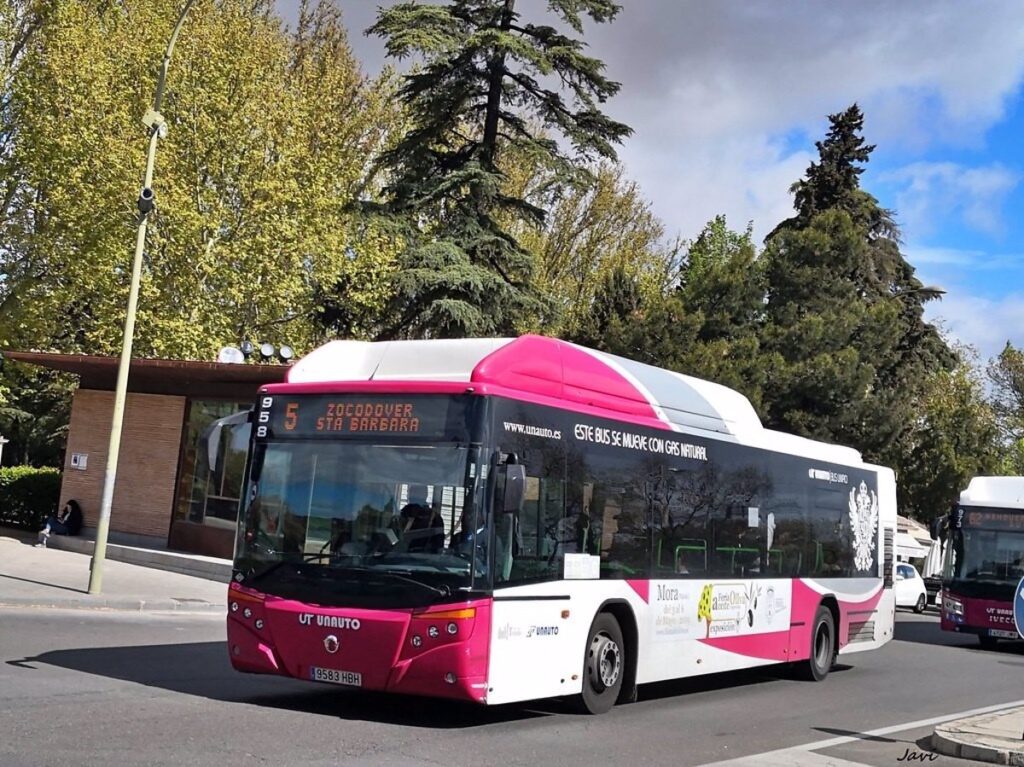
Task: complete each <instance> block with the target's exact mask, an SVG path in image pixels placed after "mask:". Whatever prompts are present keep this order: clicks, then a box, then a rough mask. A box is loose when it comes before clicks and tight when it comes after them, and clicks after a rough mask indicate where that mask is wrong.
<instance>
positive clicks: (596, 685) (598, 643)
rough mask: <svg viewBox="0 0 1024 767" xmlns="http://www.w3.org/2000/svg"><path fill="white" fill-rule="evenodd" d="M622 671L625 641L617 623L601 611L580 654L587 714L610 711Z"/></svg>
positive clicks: (581, 700) (619, 689)
mask: <svg viewBox="0 0 1024 767" xmlns="http://www.w3.org/2000/svg"><path fill="white" fill-rule="evenodd" d="M625 671H626V657H625V644H624V643H623V641H622V629H620V628H619V622H618V621H617V620H615V617H614V616H612V615H610V614H609V613H600V614H599V615H598V616H597V618H595V619H594V623H593V625H591V627H590V636H589V638H588V640H587V649H586V652H585V653H584V656H583V694H582V695H581V696H580V702H581V703H582V708H583V710H584V711H585V712H586V713H589V714H604V713H606V712H608V711H609V710H611V707H612V706H614V705H615V701H616V700H617V699H618V697H619V692H620V691H621V690H622V680H623V677H624V675H625Z"/></svg>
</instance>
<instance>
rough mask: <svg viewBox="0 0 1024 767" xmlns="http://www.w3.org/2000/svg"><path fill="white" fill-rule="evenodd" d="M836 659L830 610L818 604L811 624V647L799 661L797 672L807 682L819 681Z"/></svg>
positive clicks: (833, 627) (834, 630)
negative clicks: (804, 658) (808, 653)
mask: <svg viewBox="0 0 1024 767" xmlns="http://www.w3.org/2000/svg"><path fill="white" fill-rule="evenodd" d="M835 659H836V625H835V621H834V620H833V618H832V611H831V610H829V609H828V608H827V607H825V605H818V611H817V612H816V613H815V614H814V622H813V623H812V624H811V647H810V655H809V656H808V658H807V660H805V661H801V662H800V663H799V665H798V666H797V672H798V674H799V675H800V677H801V678H803V679H806V680H807V681H809V682H820V681H821V680H822V679H824V678H825V677H827V676H828V672H829V670H830V669H831V668H832V664H833V663H834V662H835Z"/></svg>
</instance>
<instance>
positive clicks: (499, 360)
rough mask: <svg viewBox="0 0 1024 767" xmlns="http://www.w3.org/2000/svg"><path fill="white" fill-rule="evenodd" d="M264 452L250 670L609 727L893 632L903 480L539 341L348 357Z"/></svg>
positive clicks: (307, 371)
mask: <svg viewBox="0 0 1024 767" xmlns="http://www.w3.org/2000/svg"><path fill="white" fill-rule="evenodd" d="M251 434H252V435H251V450H250V456H249V461H248V464H249V465H248V468H247V486H246V495H245V499H244V500H243V508H242V510H241V512H240V516H239V530H238V537H237V544H236V552H235V559H234V573H233V579H232V583H231V585H230V590H229V599H228V618H227V634H228V649H229V654H230V657H231V662H232V664H233V665H234V667H235V668H236V669H238V670H239V671H244V672H253V673H264V674H280V675H285V676H289V677H296V678H300V679H306V680H312V681H316V682H325V683H328V684H335V685H339V686H342V687H348V688H362V689H367V690H382V691H391V692H395V693H405V694H413V695H422V696H434V697H437V698H448V699H457V700H463V701H473V702H477V703H481V704H488V705H492V704H504V703H511V702H517V701H526V700H533V699H538V698H547V697H556V698H563V697H564V698H569V699H571V700H573V701H575V702H576V703H577V704H578V705H579V707H580V708H581V709H582V710H583V711H584V712H590V713H603V712H606V711H608V710H609V709H610V708H611V707H612V706H613V705H614V704H615V703H617V702H627V701H631V700H634V699H635V697H636V694H637V685H638V684H644V683H648V682H655V681H659V680H666V679H676V678H681V677H688V676H693V675H698V674H709V673H714V672H719V671H729V670H736V669H746V668H752V667H756V666H762V665H767V664H780V663H788V664H792V665H793V667H794V669H795V670H796V671H798V672H799V673H800V674H801V675H802V676H804V677H806V678H808V679H811V680H821V679H824V677H825V676H826V675H827V674H828V672H829V670H830V668H832V666H833V664H834V663H835V662H836V659H837V657H839V656H841V657H843V658H844V659H845V658H846V656H848V655H852V654H853V653H856V652H858V651H863V650H870V649H873V648H877V647H880V646H881V645H883V644H884V643H886V642H887V641H889V640H890V639H891V638H892V633H893V624H894V611H895V608H894V599H893V589H892V585H893V541H894V538H895V528H896V486H895V479H894V475H893V472H892V471H891V470H889V469H887V468H884V467H880V466H873V465H869V464H867V463H865V462H864V461H863V460H862V459H861V456H860V454H859V453H858V452H857V451H855V450H853V449H850V448H846V447H839V446H835V445H830V444H825V443H821V442H815V441H811V440H808V439H804V438H801V437H797V436H793V435H789V434H783V433H779V432H775V431H770V430H767V429H765V428H763V427H762V425H761V423H760V421H759V419H758V417H757V414H756V413H755V411H754V409H753V407H752V406H751V404H750V402H749V401H748V400H747V399H746V398H745V397H744V396H742V395H741V394H739V393H738V392H736V391H733V390H731V389H728V388H726V387H724V386H720V385H717V384H714V383H710V382H708V381H703V380H700V379H697V378H693V377H689V376H686V375H681V374H678V373H675V372H671V371H668V370H662V369H659V368H655V367H652V366H649V365H644V364H640V363H637V362H634V361H631V360H628V359H624V358H621V357H617V356H613V355H610V354H606V353H602V352H598V351H594V350H590V349H587V348H584V347H581V346H577V345H574V344H571V343H567V342H564V341H560V340H556V339H551V338H545V337H540V336H530V335H527V336H521V337H518V338H513V339H465V340H428V341H392V342H379V343H369V342H365V343H364V342H354V341H333V342H330V343H327V344H326V345H324V346H322V347H320V348H318V349H316V350H314V351H313V352H312V353H310V354H309V355H307V356H306V357H304V358H302V359H301V360H299V361H297V362H296V363H294V364H293V365H292V367H291V368H290V370H289V371H288V375H287V382H286V383H281V384H273V385H268V386H265V387H263V388H262V389H261V390H260V392H259V395H258V400H257V403H256V407H255V408H254V410H253V414H252V433H251Z"/></svg>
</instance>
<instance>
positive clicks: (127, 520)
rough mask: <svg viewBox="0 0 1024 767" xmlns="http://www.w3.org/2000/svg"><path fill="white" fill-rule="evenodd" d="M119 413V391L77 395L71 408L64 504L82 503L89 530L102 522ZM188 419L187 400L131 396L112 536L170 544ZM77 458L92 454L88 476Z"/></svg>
mask: <svg viewBox="0 0 1024 767" xmlns="http://www.w3.org/2000/svg"><path fill="white" fill-rule="evenodd" d="M113 408H114V393H113V392H109V391H96V390H93V389H79V390H78V391H76V392H75V398H74V401H73V403H72V406H71V428H70V430H69V434H68V446H67V454H66V455H65V458H64V482H63V484H62V486H61V493H60V497H61V501H60V502H61V504H64V503H65V502H66V501H67V500H68V499H69V498H75V499H77V500H78V502H79V503H81V504H82V510H83V511H84V513H85V524H86V525H87V526H89V527H95V526H96V524H97V522H98V520H99V509H100V500H101V497H102V495H103V475H104V472H105V471H106V458H107V447H108V442H109V440H110V419H111V416H112V415H113ZM184 417H185V398H184V397H172V396H165V395H160V394H129V395H128V400H127V402H126V405H125V414H124V424H123V428H122V432H121V455H120V460H119V462H118V463H119V466H118V470H117V483H116V484H115V486H114V500H113V505H112V507H111V511H110V529H111V531H116V532H121V533H132V534H135V535H154V536H159V537H160V538H162V539H164V540H166V539H167V531H168V529H169V528H170V525H171V515H172V513H173V506H174V479H175V474H176V472H177V470H178V452H179V450H180V448H181V430H182V423H183V420H184ZM73 453H84V454H87V455H88V464H87V468H86V469H85V471H80V470H78V469H73V468H72V467H71V456H72V454H73Z"/></svg>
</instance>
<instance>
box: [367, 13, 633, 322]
mask: <svg viewBox="0 0 1024 767" xmlns="http://www.w3.org/2000/svg"><path fill="white" fill-rule="evenodd" d="M548 8H549V12H551V13H553V14H554V15H555V16H556V17H557V18H558V19H559V20H560V21H561V22H562V23H563V24H565V25H566V26H567V27H568V28H570V29H571V30H572V31H574V32H575V33H576V34H577V35H579V34H581V33H582V30H583V19H584V17H589V18H590V19H591V20H592V21H594V22H597V23H603V22H609V21H611V20H612V19H614V17H615V15H616V14H617V13H618V11H619V7H618V6H617V5H616V4H615V3H613V2H611V0H551V2H549V3H548ZM368 32H369V33H372V34H376V35H379V36H381V37H383V38H385V39H386V44H387V51H388V54H389V55H390V56H393V57H396V58H404V57H406V56H410V55H418V56H420V57H421V58H422V59H423V62H424V63H423V65H422V67H421V68H419V69H417V70H415V71H413V72H412V73H411V74H409V75H407V77H406V78H405V84H404V87H403V88H402V90H401V98H402V100H403V101H404V103H405V105H406V106H407V108H408V110H409V114H410V119H411V121H412V123H413V127H412V129H411V130H410V131H409V132H408V133H407V134H406V135H405V137H404V138H403V139H402V140H401V141H399V142H398V143H397V145H396V146H395V147H394V148H392V149H391V150H389V151H388V152H386V153H385V154H384V155H383V158H382V165H383V166H384V167H385V168H386V169H387V171H388V173H389V174H390V182H389V183H388V185H387V187H386V189H385V200H386V202H385V204H384V205H383V206H380V207H376V206H367V208H368V209H369V210H371V211H375V212H379V213H383V214H385V215H386V216H387V217H388V218H389V219H390V221H391V222H392V223H393V224H394V226H395V227H396V229H397V230H398V231H399V232H400V234H401V236H402V237H403V238H404V241H405V244H406V247H405V250H404V252H403V253H402V256H401V261H400V264H399V273H398V275H397V279H396V290H395V295H394V300H393V302H392V309H393V312H392V316H391V322H390V323H389V325H388V327H386V328H384V329H383V330H382V332H381V334H380V337H382V338H388V337H410V336H423V335H429V336H444V337H452V336H462V335H481V334H493V333H510V332H513V331H514V329H515V325H516V320H517V318H518V317H520V316H522V315H524V314H537V313H538V312H539V311H540V307H539V306H538V300H539V299H538V297H537V296H536V295H535V294H534V292H533V291H531V289H530V282H531V274H532V271H533V266H534V264H533V259H532V258H531V256H530V254H529V253H528V252H527V251H526V250H525V249H524V248H523V247H521V245H520V243H519V242H518V241H517V240H516V238H515V237H514V236H512V235H511V234H510V233H509V231H508V229H507V226H503V225H502V222H503V221H508V220H509V219H510V218H511V219H515V220H521V221H523V222H525V223H527V224H531V225H535V226H536V225H540V224H541V223H542V222H543V220H544V215H545V211H544V210H543V209H542V208H540V207H539V206H537V205H536V204H534V203H533V202H531V201H530V200H528V199H525V198H524V197H521V196H516V195H513V194H509V193H507V191H506V186H505V176H504V174H503V173H502V170H501V167H502V153H503V152H504V151H505V150H506V149H514V150H515V151H516V152H517V153H521V154H526V155H529V156H533V157H535V158H537V159H538V161H541V162H543V163H545V164H546V165H548V166H549V167H550V168H551V169H552V173H553V174H554V177H555V178H556V179H557V180H558V181H559V182H563V183H571V181H572V180H573V179H574V178H575V177H577V175H578V173H579V171H578V170H577V169H576V167H575V166H574V164H573V158H570V157H569V156H567V155H566V154H565V153H564V152H563V150H562V149H561V148H560V146H559V144H558V143H557V142H556V140H555V139H553V138H551V137H549V136H548V135H546V134H545V133H544V132H543V131H545V130H550V131H554V132H557V133H559V134H561V136H563V137H564V138H565V139H566V141H567V143H568V144H569V145H571V146H572V147H573V149H574V151H575V154H576V155H577V157H576V159H577V160H584V161H587V160H592V159H595V158H614V157H615V152H614V149H613V146H612V145H613V144H615V143H616V142H618V141H620V140H621V139H622V138H623V137H624V136H626V135H628V133H629V128H627V127H626V126H625V125H622V124H621V123H618V122H615V121H614V120H611V119H609V118H608V117H606V116H605V115H604V114H603V113H602V112H601V111H600V109H599V108H598V105H599V104H600V103H601V102H604V101H605V100H607V99H608V98H609V97H611V96H612V95H614V94H615V93H616V92H617V91H618V89H619V85H618V83H615V82H612V81H610V80H608V79H606V78H605V76H604V75H603V69H604V65H603V64H602V63H601V62H600V61H599V60H597V59H595V58H592V57H589V56H587V55H585V54H584V43H583V42H582V41H581V40H579V39H575V38H573V37H570V36H568V35H566V34H564V33H563V32H561V31H559V30H558V29H556V28H554V27H552V26H548V25H544V24H534V23H529V22H525V21H523V20H522V19H521V17H520V14H519V13H518V12H517V11H516V9H515V0H452V1H451V2H449V3H448V4H446V5H438V4H418V3H411V2H406V3H400V4H398V5H395V6H393V7H391V8H387V9H385V10H382V11H381V13H380V15H379V17H378V20H377V23H376V24H375V25H374V26H373V27H371V28H370V30H368ZM550 81H557V82H561V83H562V84H563V85H564V86H565V87H566V88H567V89H568V91H569V95H570V98H569V99H568V100H567V99H566V98H565V97H563V94H562V93H561V92H559V91H557V90H553V89H552V88H550V87H548V85H547V83H549V82H550ZM531 118H532V119H534V120H536V121H539V123H540V125H541V126H542V128H543V130H538V129H537V128H535V127H534V126H533V124H532V123H531V122H530V119H531Z"/></svg>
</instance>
